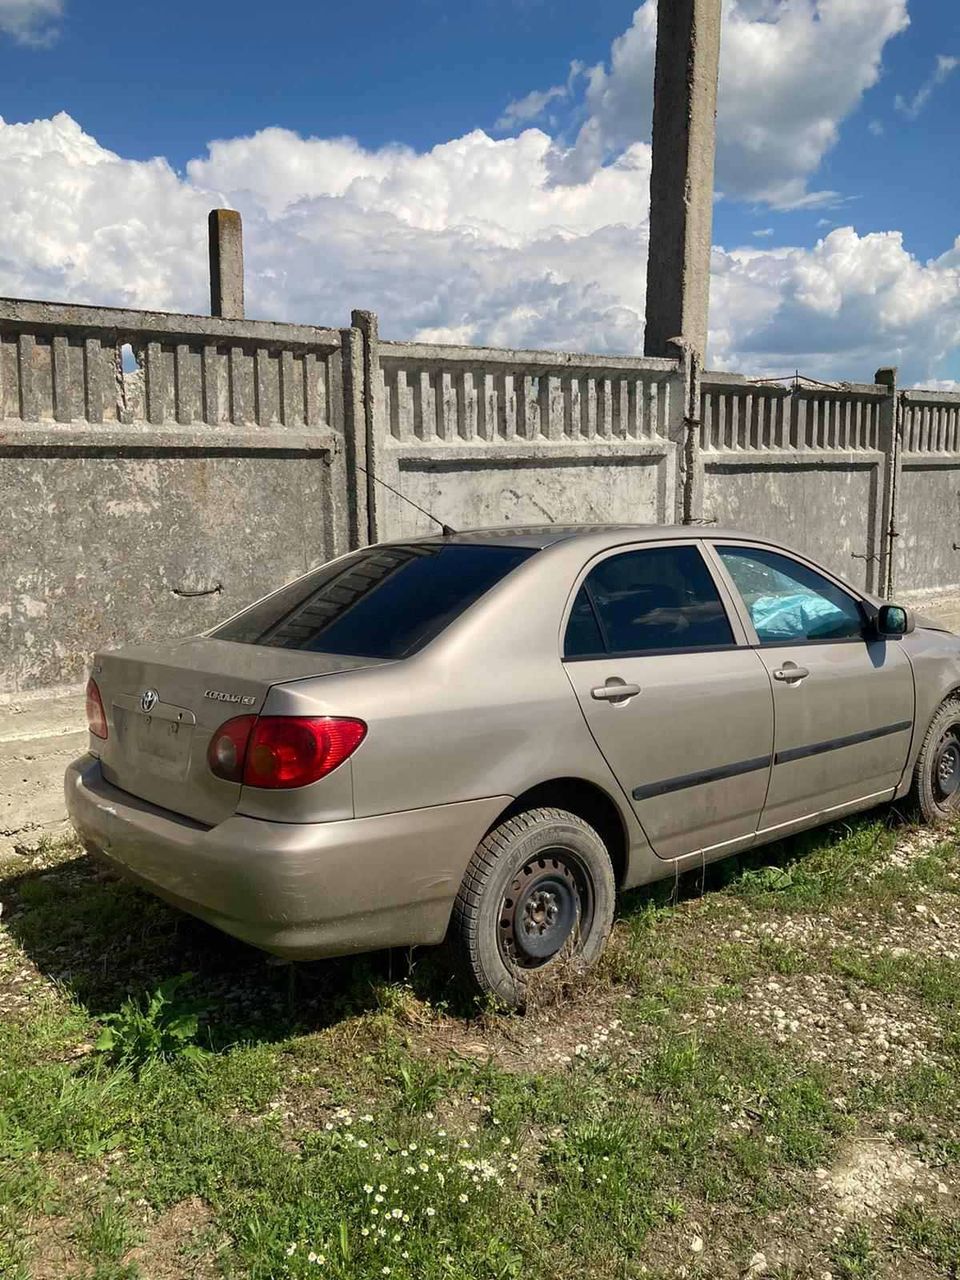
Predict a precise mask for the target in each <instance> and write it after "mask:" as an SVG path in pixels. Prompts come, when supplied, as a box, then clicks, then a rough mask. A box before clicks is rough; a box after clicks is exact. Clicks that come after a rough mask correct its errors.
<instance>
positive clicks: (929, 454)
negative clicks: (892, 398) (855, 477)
mask: <svg viewBox="0 0 960 1280" xmlns="http://www.w3.org/2000/svg"><path fill="white" fill-rule="evenodd" d="M900 412H901V424H900V435H901V437H902V449H901V452H900V456H899V475H898V480H897V502H896V528H895V531H894V532H895V537H894V539H893V562H894V574H895V581H896V582H897V583H898V584H899V585H900V587H901V588H902V589H904V588H909V589H912V590H915V591H926V592H930V591H936V592H942V591H954V592H957V593H960V395H949V394H946V393H944V392H940V391H938V392H928V391H905V392H904V393H903V395H902V397H901V406H900Z"/></svg>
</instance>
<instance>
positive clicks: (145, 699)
mask: <svg viewBox="0 0 960 1280" xmlns="http://www.w3.org/2000/svg"><path fill="white" fill-rule="evenodd" d="M159 701H160V695H159V693H157V691H156V689H144V691H143V693H141V695H140V710H141V711H142V712H143V714H144V715H145V716H148V715H149V714H150V712H151V711H152V710H153V708H154V707H155V706H156V705H157V703H158V702H159Z"/></svg>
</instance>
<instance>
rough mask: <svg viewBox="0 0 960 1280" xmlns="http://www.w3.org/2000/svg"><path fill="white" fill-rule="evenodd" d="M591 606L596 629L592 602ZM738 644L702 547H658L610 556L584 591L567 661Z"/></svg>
mask: <svg viewBox="0 0 960 1280" xmlns="http://www.w3.org/2000/svg"><path fill="white" fill-rule="evenodd" d="M587 603H589V604H590V605H591V606H592V610H593V614H594V624H593V625H594V627H596V632H591V628H590V623H589V621H588V615H587V610H586V604H587ZM597 633H599V636H600V637H601V639H602V643H603V650H604V651H606V652H607V653H621V654H625V653H643V652H648V651H650V650H658V649H689V648H713V647H716V646H718V645H732V644H733V643H734V639H733V632H732V631H731V629H730V623H729V622H728V620H727V615H726V612H725V611H724V608H723V604H722V602H721V600H720V596H719V595H718V594H717V589H716V587H715V586H714V584H713V579H712V578H711V577H710V572H709V570H708V569H707V566H706V564H705V563H704V561H703V557H702V556H701V554H700V552H699V551H698V549H697V548H696V547H651V548H649V549H646V550H643V551H627V552H624V554H623V555H618V556H610V557H608V558H607V559H606V560H601V562H600V563H599V564H598V565H597V566H596V568H595V569H592V570H591V572H590V573H589V574H588V576H587V578H586V581H585V582H584V584H583V586H582V587H581V589H580V592H579V594H578V596H577V599H576V601H575V602H574V608H573V612H572V613H571V615H570V622H569V623H568V626H567V635H566V638H565V643H564V656H565V657H568V658H570V657H584V656H587V654H589V653H590V652H600V650H597V649H596V648H592V647H591V645H592V643H593V640H594V638H595V635H596V634H597Z"/></svg>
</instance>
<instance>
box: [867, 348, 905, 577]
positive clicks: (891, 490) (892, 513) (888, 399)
mask: <svg viewBox="0 0 960 1280" xmlns="http://www.w3.org/2000/svg"><path fill="white" fill-rule="evenodd" d="M874 382H876V383H877V385H878V386H882V387H886V389H887V395H886V396H885V397H884V400H883V404H882V405H881V408H880V433H879V435H880V438H879V441H878V446H879V448H880V450H881V451H882V453H883V486H882V495H881V502H882V503H883V506H882V509H881V515H880V571H879V573H878V575H877V578H876V580H875V590H876V591H877V593H878V595H882V596H885V597H886V598H887V599H888V600H889V599H890V598H891V596H892V595H893V589H894V581H893V545H894V540H895V539H896V538H897V537H899V534H900V531H899V529H898V528H897V505H898V504H897V499H898V491H899V488H900V444H901V439H900V436H901V430H900V396H899V394H898V392H897V370H896V369H895V368H890V367H888V368H884V369H878V370H877V372H876V373H875V374H874Z"/></svg>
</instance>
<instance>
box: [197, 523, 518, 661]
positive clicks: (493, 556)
mask: <svg viewBox="0 0 960 1280" xmlns="http://www.w3.org/2000/svg"><path fill="white" fill-rule="evenodd" d="M535 550H536V549H535V548H529V547H509V546H483V545H475V544H472V543H448V544H446V545H437V544H433V543H411V544H409V545H406V546H385V547H370V548H367V549H366V550H363V551H358V552H356V553H355V554H354V555H352V556H350V557H348V558H347V559H345V560H341V561H339V562H336V563H335V564H333V565H325V566H324V567H323V568H321V569H317V570H315V571H314V572H313V573H309V574H307V575H306V576H305V577H303V578H298V579H297V581H296V582H291V583H290V585H289V586H287V587H284V588H283V589H282V590H281V591H278V592H276V593H275V594H274V595H272V596H267V597H266V599H264V600H261V601H259V602H258V603H257V604H254V605H251V607H250V608H249V609H246V610H244V612H243V613H241V614H238V615H237V616H236V617H235V618H232V619H231V620H230V621H229V622H226V623H224V624H223V626H221V627H218V628H217V629H216V630H215V631H213V632H212V633H211V635H212V637H213V638H214V639H216V640H233V641H236V642H239V643H241V644H262V645H269V646H271V647H273V648H279V649H301V650H306V651H308V652H312V653H342V654H349V655H352V656H356V657H360V658H404V657H407V656H408V655H409V654H411V653H414V652H416V650H417V649H420V648H422V647H423V646H424V645H425V644H427V643H428V642H429V641H430V640H433V639H434V637H436V636H437V635H439V634H440V632H441V631H443V630H444V628H445V627H447V626H449V625H450V623H451V622H452V621H453V620H454V618H457V617H459V615H460V614H461V613H463V612H464V610H465V609H468V608H469V607H470V605H472V604H474V603H475V602H476V601H477V600H479V599H480V597H481V596H482V595H484V594H485V593H486V592H487V591H489V590H490V588H491V587H493V586H494V585H495V584H496V583H497V582H499V581H500V580H501V579H502V578H504V577H506V575H507V574H508V573H511V572H512V571H513V570H514V569H516V568H517V567H518V565H521V564H522V563H523V562H524V561H525V560H528V559H529V558H530V556H532V555H534V554H535Z"/></svg>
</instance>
